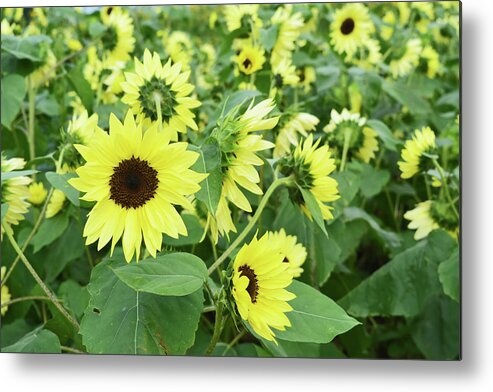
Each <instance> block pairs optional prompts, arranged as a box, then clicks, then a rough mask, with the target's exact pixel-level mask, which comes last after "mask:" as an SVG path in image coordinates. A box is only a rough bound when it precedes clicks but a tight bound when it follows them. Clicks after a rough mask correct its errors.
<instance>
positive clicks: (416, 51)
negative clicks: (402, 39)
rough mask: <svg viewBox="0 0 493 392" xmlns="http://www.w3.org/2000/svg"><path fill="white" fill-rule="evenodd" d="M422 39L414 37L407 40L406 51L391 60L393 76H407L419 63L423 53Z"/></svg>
mask: <svg viewBox="0 0 493 392" xmlns="http://www.w3.org/2000/svg"><path fill="white" fill-rule="evenodd" d="M421 50H422V47H421V40H420V39H419V38H413V39H410V40H409V41H407V43H406V46H405V48H404V53H403V54H402V55H401V56H400V57H398V58H397V59H393V60H391V61H390V64H389V68H390V72H391V74H392V77H393V78H398V77H402V76H407V75H409V74H410V73H411V71H412V70H413V69H415V68H416V67H417V66H418V65H419V57H420V55H421Z"/></svg>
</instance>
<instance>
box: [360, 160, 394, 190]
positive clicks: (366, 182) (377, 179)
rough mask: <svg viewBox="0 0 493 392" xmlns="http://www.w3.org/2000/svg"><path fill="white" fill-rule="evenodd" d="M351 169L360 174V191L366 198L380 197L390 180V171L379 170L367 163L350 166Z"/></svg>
mask: <svg viewBox="0 0 493 392" xmlns="http://www.w3.org/2000/svg"><path fill="white" fill-rule="evenodd" d="M350 167H351V169H353V170H355V171H357V172H358V173H359V176H360V178H361V182H360V191H361V194H362V195H363V196H364V197H366V198H371V197H373V196H376V195H378V194H379V193H380V192H381V191H382V190H383V188H384V187H385V185H387V183H388V182H389V180H390V173H389V171H388V170H384V169H377V168H375V167H374V166H372V165H368V164H367V163H360V162H354V163H351V164H350Z"/></svg>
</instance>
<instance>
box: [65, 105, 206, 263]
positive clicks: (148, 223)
mask: <svg viewBox="0 0 493 392" xmlns="http://www.w3.org/2000/svg"><path fill="white" fill-rule="evenodd" d="M109 123H110V131H109V134H107V133H106V132H104V131H101V130H100V129H97V130H96V132H95V134H94V137H93V140H92V141H91V142H90V143H89V144H88V145H87V146H83V145H76V148H77V150H78V151H79V152H80V154H81V155H82V156H83V157H84V159H85V160H86V164H85V165H84V166H82V167H80V168H78V169H77V174H78V175H79V177H78V178H73V179H71V180H69V182H70V184H71V185H72V186H73V187H75V188H76V189H78V190H79V191H81V192H84V193H85V195H84V196H82V197H81V199H82V200H87V201H95V202H96V205H95V206H94V207H93V209H92V210H91V212H90V213H89V215H88V216H89V218H88V220H87V223H86V225H85V228H84V236H85V237H87V240H86V244H91V243H93V242H95V241H96V240H98V239H99V241H98V249H101V248H102V247H104V246H105V245H106V244H107V243H108V242H109V241H110V240H111V239H112V243H111V252H113V249H114V247H115V245H116V243H117V242H118V240H119V239H120V238H122V243H123V252H124V254H125V259H126V260H127V262H128V261H130V260H131V259H132V257H133V255H134V253H135V254H136V258H137V260H138V259H139V256H140V248H141V244H142V240H143V241H144V244H145V246H146V248H147V250H148V251H149V253H150V254H151V255H152V256H153V257H156V251H159V250H160V249H161V244H162V234H163V233H165V234H167V235H169V236H171V237H173V238H178V236H179V235H187V229H186V227H185V224H184V223H183V220H182V218H181V216H180V215H179V214H178V212H177V211H176V209H175V207H174V205H181V206H185V207H187V208H188V209H191V208H192V205H191V204H190V202H189V200H188V199H187V198H186V197H185V196H188V195H192V194H194V193H195V192H197V191H198V190H199V189H200V185H199V183H200V181H202V180H203V179H204V178H205V177H206V175H204V174H199V173H196V172H194V171H192V170H190V169H189V168H190V166H192V165H193V164H194V163H195V161H196V160H197V159H198V157H199V155H198V154H197V153H195V152H192V151H187V147H188V144H187V143H171V144H170V143H169V137H168V136H167V135H166V134H165V133H163V132H158V130H157V124H154V125H152V126H151V127H149V128H148V129H147V131H146V132H145V133H143V132H142V124H141V123H137V124H136V123H135V118H134V116H133V115H132V113H131V112H130V111H129V112H128V113H127V115H126V117H125V121H124V122H123V124H122V123H120V121H118V119H117V118H116V117H115V116H114V115H113V114H112V115H110V122H109Z"/></svg>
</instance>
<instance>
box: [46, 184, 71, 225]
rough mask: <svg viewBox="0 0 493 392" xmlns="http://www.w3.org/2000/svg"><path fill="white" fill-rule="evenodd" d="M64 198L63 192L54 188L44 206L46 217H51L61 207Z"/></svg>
mask: <svg viewBox="0 0 493 392" xmlns="http://www.w3.org/2000/svg"><path fill="white" fill-rule="evenodd" d="M66 200H67V198H66V197H65V194H64V193H63V192H62V191H61V190H59V189H55V190H54V191H53V194H52V195H51V198H50V201H49V202H48V206H47V207H46V214H45V216H46V218H48V219H49V218H53V217H54V216H55V215H57V214H58V213H59V212H60V211H61V210H62V209H63V206H64V205H65V201H66Z"/></svg>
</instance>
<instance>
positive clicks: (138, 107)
mask: <svg viewBox="0 0 493 392" xmlns="http://www.w3.org/2000/svg"><path fill="white" fill-rule="evenodd" d="M181 69H182V65H181V63H176V64H173V65H171V60H168V62H167V63H166V64H165V65H162V63H161V59H160V58H159V54H157V53H156V52H154V54H152V55H151V52H149V50H147V49H146V50H145V51H144V63H141V62H140V61H139V60H138V59H137V58H136V59H135V73H134V72H125V79H126V81H125V82H123V83H122V84H121V85H122V88H123V91H124V92H125V95H124V96H123V98H122V102H123V103H126V104H127V105H129V106H130V108H131V109H132V111H133V113H134V115H136V116H137V118H138V121H143V125H144V129H146V128H147V127H149V126H150V125H151V124H153V123H157V122H158V119H159V113H158V107H160V110H161V119H162V129H163V131H164V132H167V133H169V135H170V137H171V140H177V139H178V134H177V131H178V132H181V133H185V132H186V130H187V127H190V128H192V129H193V130H194V131H196V130H197V129H198V127H197V124H196V123H195V120H194V118H195V114H194V113H192V112H191V111H190V109H194V108H197V107H199V106H200V102H199V101H198V100H196V99H194V98H191V97H189V96H188V95H189V94H190V93H191V92H192V91H193V89H194V86H193V85H191V84H190V83H188V79H189V77H190V71H186V72H181Z"/></svg>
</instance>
